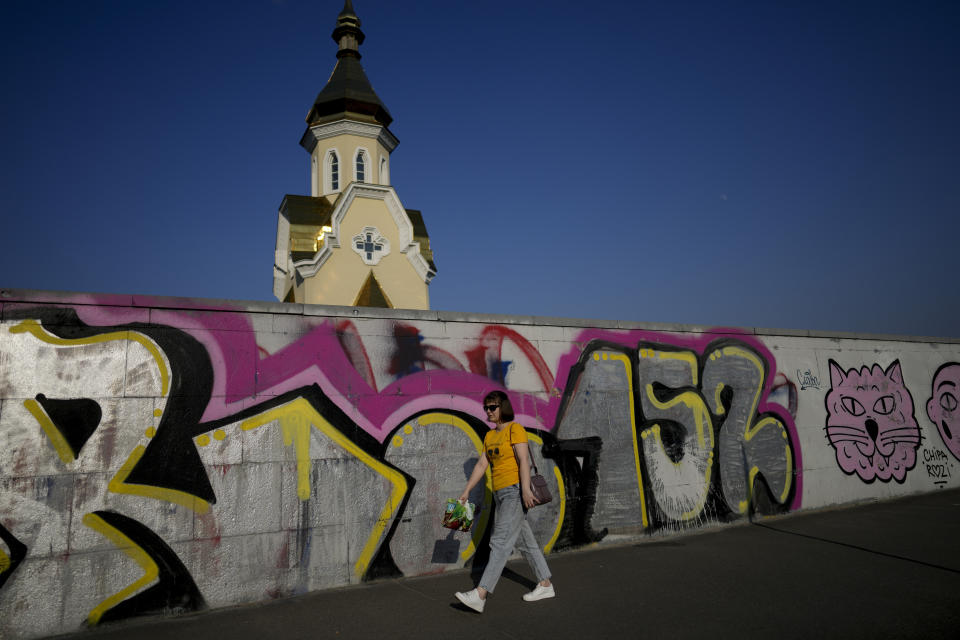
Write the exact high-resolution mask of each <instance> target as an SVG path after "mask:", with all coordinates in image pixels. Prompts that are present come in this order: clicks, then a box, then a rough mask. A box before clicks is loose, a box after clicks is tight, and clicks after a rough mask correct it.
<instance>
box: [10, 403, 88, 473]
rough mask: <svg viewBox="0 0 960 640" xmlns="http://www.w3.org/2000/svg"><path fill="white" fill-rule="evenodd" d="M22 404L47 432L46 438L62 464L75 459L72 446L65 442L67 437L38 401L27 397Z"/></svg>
mask: <svg viewBox="0 0 960 640" xmlns="http://www.w3.org/2000/svg"><path fill="white" fill-rule="evenodd" d="M23 406H24V407H26V408H27V411H29V412H30V413H32V414H33V417H34V419H36V421H37V422H38V423H39V424H40V427H41V428H42V429H43V432H44V433H45V434H47V438H49V439H50V444H52V445H53V448H54V450H55V451H56V452H57V455H58V456H60V460H61V461H62V462H63V464H70V463H71V462H73V461H74V460H76V459H77V456H75V455H74V453H73V448H72V447H71V446H70V444H69V443H68V442H67V439H66V438H64V437H63V433H61V432H60V429H58V428H57V425H55V424H53V420H51V419H50V416H48V415H47V412H46V411H44V410H43V407H42V406H41V405H40V403H39V402H37V401H36V400H34V399H33V398H28V399H26V400H24V401H23Z"/></svg>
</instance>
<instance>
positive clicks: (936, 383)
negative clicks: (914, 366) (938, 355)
mask: <svg viewBox="0 0 960 640" xmlns="http://www.w3.org/2000/svg"><path fill="white" fill-rule="evenodd" d="M932 386H933V388H932V389H931V391H930V394H931V397H930V399H929V400H927V417H929V418H930V421H931V422H932V423H933V424H934V425H935V426H936V427H937V431H938V432H939V433H940V437H941V438H942V439H943V444H944V445H946V447H947V449H948V450H949V451H950V453H951V455H953V457H954V458H955V459H957V460H960V411H958V410H957V408H958V404H960V403H958V401H957V398H960V364H957V363H956V362H948V363H946V364H944V365H942V366H941V367H940V368H939V369H937V371H936V373H934V374H933V385H932Z"/></svg>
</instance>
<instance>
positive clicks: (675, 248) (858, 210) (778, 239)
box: [0, 0, 960, 337]
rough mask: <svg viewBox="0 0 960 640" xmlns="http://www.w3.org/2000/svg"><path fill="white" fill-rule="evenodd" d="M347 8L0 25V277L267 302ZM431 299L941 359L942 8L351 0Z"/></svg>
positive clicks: (951, 79)
mask: <svg viewBox="0 0 960 640" xmlns="http://www.w3.org/2000/svg"><path fill="white" fill-rule="evenodd" d="M342 6H343V3H342V1H341V0H329V1H322V2H321V1H317V0H312V1H308V0H285V1H279V0H277V1H273V2H270V1H268V0H251V1H246V2H181V1H169V2H154V3H142V2H128V1H97V0H90V1H85V2H80V1H76V2H33V1H19V0H18V1H12V2H5V3H3V7H2V9H0V51H2V55H0V72H2V74H3V78H4V84H5V92H4V94H5V99H4V100H3V101H2V103H0V115H2V117H0V134H2V138H3V141H4V144H3V147H2V151H0V162H2V166H0V211H2V215H3V227H2V229H3V230H2V234H0V286H3V287H14V288H25V289H53V290H66V291H83V292H105V293H139V294H158V295H180V296H193V297H208V298H231V299H239V300H271V299H272V292H271V286H272V280H271V277H272V263H273V249H274V243H275V235H276V218H277V207H278V206H279V204H280V201H281V200H282V198H283V195H284V194H286V193H292V194H308V193H309V179H308V167H309V157H308V155H307V153H306V152H305V151H304V150H303V149H302V148H301V147H300V146H299V144H298V142H299V139H300V136H301V135H302V134H303V131H304V128H305V122H304V118H305V116H306V114H307V111H308V110H309V107H310V105H311V104H312V102H313V99H314V97H315V96H316V94H317V93H318V92H319V91H320V89H321V88H322V87H323V85H324V83H325V82H326V80H327V78H328V76H329V74H330V72H331V70H332V69H333V66H334V63H335V52H336V45H335V43H334V42H333V41H332V40H331V39H330V33H331V31H332V30H333V27H334V25H335V21H336V15H337V14H338V13H339V11H340V9H341V8H342ZM354 7H355V9H356V11H357V13H358V15H359V16H360V18H361V20H362V22H363V30H364V32H365V33H366V35H367V39H366V42H365V43H364V44H363V46H362V47H361V53H362V54H363V60H362V62H363V65H364V68H365V69H366V72H367V75H368V76H369V78H370V80H371V82H372V83H373V86H374V88H375V90H376V91H377V93H378V95H379V96H380V98H381V99H382V100H383V101H384V103H385V104H386V105H387V107H388V108H389V110H390V112H391V114H392V115H393V117H394V123H393V125H392V126H391V130H392V131H393V132H394V133H395V134H396V135H397V137H398V138H399V139H400V146H399V147H398V148H397V150H396V151H395V152H394V154H393V158H392V167H391V178H392V181H393V185H394V186H395V188H396V190H397V192H398V194H399V196H400V199H401V201H402V202H403V203H404V205H405V206H406V207H408V208H414V209H420V210H422V211H423V212H424V217H425V220H426V223H427V228H428V230H429V232H430V235H431V240H432V243H433V248H434V251H435V257H436V262H437V266H438V270H439V275H438V276H437V277H436V278H435V279H434V281H433V283H432V284H431V287H430V293H431V304H432V307H433V308H435V309H441V310H453V311H478V312H490V313H511V314H524V315H541V316H561V317H574V318H605V319H622V320H636V321H650V322H681V323H689V324H701V325H716V326H744V327H749V326H757V327H782V328H802V329H817V330H828V331H829V330H837V331H862V332H881V333H903V334H913V335H940V336H951V337H960V322H958V321H957V318H958V316H960V295H958V291H957V277H956V273H957V265H956V261H957V251H956V246H957V243H958V240H960V216H958V213H960V118H958V114H960V38H958V37H957V34H958V33H960V3H957V2H952V1H948V2H926V1H919V2H910V3H907V2H882V1H880V2H790V3H783V2H722V3H721V2H682V1H681V2H669V3H648V2H621V1H619V0H608V1H606V2H602V3H585V2H565V1H552V2H549V3H540V2H500V1H486V2H479V1H474V2H468V1H464V0H458V1H450V0H446V1H440V0H421V1H417V2H413V1H410V2H407V1H398V0H356V1H355V3H354Z"/></svg>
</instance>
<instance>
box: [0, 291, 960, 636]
mask: <svg viewBox="0 0 960 640" xmlns="http://www.w3.org/2000/svg"><path fill="white" fill-rule="evenodd" d="M0 304H2V307H0V314H2V315H0V318H2V324H0V540H2V542H0V637H4V638H18V637H24V638H27V637H36V636H41V635H47V634H53V633H59V632H68V631H72V630H76V629H78V628H80V627H81V626H82V625H84V624H102V623H105V622H107V621H110V620H117V619H123V618H127V617H130V616H136V615H143V614H153V613H157V612H183V611H191V610H197V609H202V608H205V607H220V606H225V605H232V604H236V603H242V602H253V601H260V600H266V599H270V598H277V597H283V596H286V595H291V594H297V593H303V592H305V591H310V590H315V589H323V588H327V587H334V586H338V585H344V584H349V583H357V582H362V581H364V580H369V579H373V578H376V577H380V576H398V575H404V576H410V575H419V574H427V573H436V572H442V571H450V570H455V569H459V568H462V567H464V566H467V565H469V564H470V563H471V562H473V561H474V560H475V559H476V560H479V561H482V559H483V556H484V549H485V544H484V543H485V538H484V536H485V535H486V534H487V533H488V526H487V525H488V524H489V522H488V520H487V516H488V515H489V513H490V512H489V509H486V510H484V511H482V513H481V516H480V517H479V519H478V522H477V525H476V526H475V528H474V531H473V532H472V535H471V534H462V533H453V532H450V531H448V530H446V529H443V528H441V527H440V524H439V522H440V514H441V509H442V504H443V502H444V500H445V499H446V498H448V497H455V496H456V495H458V493H459V492H460V490H461V489H462V487H463V485H464V483H465V480H466V477H467V475H468V473H469V471H470V469H471V468H472V465H473V462H474V461H475V460H476V459H477V456H478V455H479V451H480V441H481V438H482V436H483V433H484V432H485V426H484V422H483V413H482V410H481V399H482V397H483V395H484V394H485V393H487V392H488V391H490V390H493V389H505V390H506V391H507V392H508V393H509V395H510V398H511V400H512V402H513V404H514V407H515V408H516V410H517V417H518V419H519V420H520V421H521V422H522V423H523V424H524V425H525V426H526V427H527V429H528V431H529V433H530V435H531V440H532V442H533V443H534V446H533V447H532V449H533V453H534V458H535V460H536V463H537V465H538V466H539V469H540V471H541V473H543V474H544V475H545V476H546V477H547V478H548V479H549V480H550V481H551V482H552V483H553V487H552V490H553V493H554V496H556V499H555V500H554V501H553V502H552V503H551V504H549V505H547V506H544V507H538V508H537V509H535V510H533V512H532V513H533V515H534V518H535V520H536V524H535V529H536V533H537V535H538V537H539V539H540V540H541V542H542V544H543V545H544V546H545V547H546V548H547V550H548V551H549V552H552V553H555V552H557V551H560V550H567V549H576V548H580V547H583V546H586V545H591V544H594V543H600V544H605V543H613V542H618V541H624V540H633V539H637V538H640V537H644V536H649V535H668V534H671V533H673V532H676V531H682V530H688V529H694V528H698V527H705V526H716V525H720V524H723V523H730V522H736V521H739V520H742V519H744V518H746V517H747V515H748V513H749V512H750V511H751V510H752V511H753V512H754V513H760V514H777V513H784V512H788V511H795V510H800V509H815V508H820V507H824V506H827V505H834V504H841V503H851V502H856V501H862V500H872V499H882V498H888V497H893V496H900V495H905V494H910V493H920V492H927V491H935V490H937V489H941V488H947V487H957V486H960V483H958V481H957V479H956V477H955V473H956V471H957V464H958V457H960V420H958V418H957V416H958V414H960V410H958V409H957V398H958V397H960V392H958V389H957V385H958V384H960V343H958V341H954V340H933V339H918V338H906V337H897V336H882V337H881V336H870V337H861V336H854V335H822V334H812V333H808V332H794V331H790V332H785V331H774V330H760V329H757V330H739V329H736V330H734V329H706V328H698V327H681V326H654V325H643V324H634V323H611V322H591V321H580V320H556V319H548V318H533V317H506V316H479V315H474V314H456V313H444V312H429V311H424V312H414V311H385V310H354V309H350V308H344V307H310V306H307V307H304V306H302V305H281V304H239V303H232V302H215V301H205V300H185V299H159V298H140V297H131V296H100V295H67V294H54V293H39V292H23V291H2V292H0ZM474 500H475V501H476V502H478V503H480V504H482V505H485V506H488V505H489V503H490V496H489V494H487V493H485V492H484V490H483V488H482V487H481V488H478V489H477V490H476V492H475V496H474Z"/></svg>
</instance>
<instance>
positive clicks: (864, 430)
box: [825, 360, 920, 482]
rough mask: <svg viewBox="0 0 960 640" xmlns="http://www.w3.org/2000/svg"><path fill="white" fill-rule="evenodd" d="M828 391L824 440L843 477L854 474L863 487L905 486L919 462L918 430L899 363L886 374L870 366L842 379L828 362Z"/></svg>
mask: <svg viewBox="0 0 960 640" xmlns="http://www.w3.org/2000/svg"><path fill="white" fill-rule="evenodd" d="M830 385H831V388H830V392H829V393H827V397H826V400H825V403H826V406H827V427H826V432H827V439H829V440H830V444H831V445H833V448H834V449H836V451H837V464H839V465H840V468H841V469H842V470H843V472H844V473H847V474H850V475H853V474H854V473H856V474H857V475H858V476H860V479H861V480H863V481H864V482H873V481H874V480H876V479H878V478H879V479H880V480H881V481H883V482H888V481H889V480H890V479H891V478H893V479H894V480H896V481H897V482H903V481H904V478H906V476H907V471H909V470H910V469H912V468H913V467H914V465H915V464H916V462H917V447H919V446H920V427H919V426H918V425H917V420H916V418H915V417H914V415H913V397H912V396H911V395H910V391H908V390H907V387H906V386H905V385H904V384H903V374H902V373H901V371H900V361H899V360H894V361H893V363H892V364H891V365H890V366H889V367H887V370H886V371H883V370H882V369H881V368H880V365H878V364H874V365H873V367H872V368H870V369H868V368H867V367H863V368H862V369H860V371H857V370H856V369H850V370H849V371H847V372H846V373H844V371H843V369H841V368H840V365H838V364H837V363H836V362H834V361H833V360H831V361H830Z"/></svg>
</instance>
